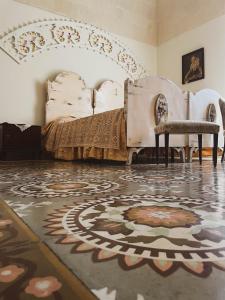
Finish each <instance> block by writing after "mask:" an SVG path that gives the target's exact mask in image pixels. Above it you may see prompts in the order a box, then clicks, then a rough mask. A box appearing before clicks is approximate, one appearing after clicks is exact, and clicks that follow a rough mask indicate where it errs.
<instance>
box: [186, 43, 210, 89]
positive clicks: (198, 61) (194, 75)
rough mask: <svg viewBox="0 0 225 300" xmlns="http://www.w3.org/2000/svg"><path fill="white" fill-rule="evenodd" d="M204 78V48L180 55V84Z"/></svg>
mask: <svg viewBox="0 0 225 300" xmlns="http://www.w3.org/2000/svg"><path fill="white" fill-rule="evenodd" d="M203 78H205V67H204V48H200V49H198V50H195V51H193V52H190V53H188V54H185V55H183V56H182V84H186V83H189V82H193V81H197V80H201V79H203Z"/></svg>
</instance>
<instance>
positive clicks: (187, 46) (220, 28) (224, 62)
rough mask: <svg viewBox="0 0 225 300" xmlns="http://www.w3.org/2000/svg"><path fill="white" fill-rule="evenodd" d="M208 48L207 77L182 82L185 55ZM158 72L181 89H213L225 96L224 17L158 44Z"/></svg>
mask: <svg viewBox="0 0 225 300" xmlns="http://www.w3.org/2000/svg"><path fill="white" fill-rule="evenodd" d="M201 47H204V48H205V79H203V80H199V81H196V82H193V83H189V84H186V85H182V63H181V62H182V61H181V59H182V55H184V54H186V53H189V52H191V51H193V50H196V49H198V48H201ZM158 74H159V75H161V76H165V77H167V78H169V79H170V80H172V81H174V82H175V83H177V84H178V85H179V86H181V87H182V89H185V90H191V91H194V92H195V91H198V90H200V89H203V88H211V89H214V90H216V91H218V92H219V93H220V94H221V95H222V96H223V97H225V16H222V17H219V18H216V19H214V20H212V21H210V22H208V23H205V24H204V25H202V26H200V27H198V28H196V29H194V30H191V31H188V32H185V33H183V34H181V35H179V36H177V37H175V38H173V39H171V40H169V41H168V42H166V43H163V44H162V45H160V46H159V47H158Z"/></svg>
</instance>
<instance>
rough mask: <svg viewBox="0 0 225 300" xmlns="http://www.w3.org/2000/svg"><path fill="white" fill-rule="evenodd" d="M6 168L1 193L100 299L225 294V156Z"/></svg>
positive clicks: (220, 298)
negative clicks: (173, 161)
mask: <svg viewBox="0 0 225 300" xmlns="http://www.w3.org/2000/svg"><path fill="white" fill-rule="evenodd" d="M0 169H1V173H0V192H1V199H2V201H4V202H5V203H6V204H7V205H8V206H9V207H11V208H12V209H13V211H14V212H15V213H16V214H17V215H18V216H19V217H20V218H21V219H22V220H23V221H24V222H25V223H26V224H27V225H28V226H29V228H30V229H31V230H32V231H33V232H34V233H35V234H36V235H37V236H38V237H39V238H40V240H41V241H42V242H43V243H45V244H46V245H47V246H48V248H49V249H50V250H52V251H53V252H54V253H55V254H56V255H57V256H58V257H59V258H60V260H61V261H62V262H63V263H64V264H65V265H66V266H67V267H68V269H70V270H72V272H73V273H74V274H75V275H76V276H77V277H78V278H79V279H80V280H81V281H82V282H83V283H84V285H85V286H86V287H87V288H88V289H89V290H90V291H92V293H93V294H94V295H96V297H97V298H99V299H101V300H108V299H109V300H114V299H115V300H127V299H129V300H143V299H144V300H148V299H149V300H152V299H154V300H155V299H160V300H170V299H173V300H174V299H176V300H180V299H182V300H187V299H192V300H195V299H196V300H197V299H198V300H201V299H204V300H211V299H213V300H224V299H225V298H224V294H225V165H224V164H223V165H221V164H220V163H219V164H218V167H217V168H216V169H214V168H213V166H212V163H211V162H210V161H204V162H203V164H202V166H200V165H199V164H198V162H193V163H192V164H173V165H170V166H169V167H168V168H167V169H165V167H164V165H158V166H156V165H147V164H144V165H143V164H140V165H132V166H130V167H128V166H124V165H109V164H97V163H77V162H53V161H49V162H47V161H42V162H38V161H36V162H17V163H14V162H1V163H0ZM0 263H1V264H2V262H1V258H0ZM0 284H1V279H0ZM52 299H53V298H52ZM54 299H55V298H54Z"/></svg>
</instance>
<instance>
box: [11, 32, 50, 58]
mask: <svg viewBox="0 0 225 300" xmlns="http://www.w3.org/2000/svg"><path fill="white" fill-rule="evenodd" d="M14 45H15V49H16V50H17V51H18V52H19V53H21V54H22V55H24V56H26V55H27V54H28V53H33V52H35V51H37V50H39V49H42V48H43V47H44V45H45V38H44V37H43V35H41V34H40V33H39V32H35V31H27V32H24V33H22V34H21V35H20V36H19V37H18V38H15V41H14Z"/></svg>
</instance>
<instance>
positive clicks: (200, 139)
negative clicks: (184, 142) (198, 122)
mask: <svg viewBox="0 0 225 300" xmlns="http://www.w3.org/2000/svg"><path fill="white" fill-rule="evenodd" d="M198 157H199V163H200V165H201V164H202V134H198Z"/></svg>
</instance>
